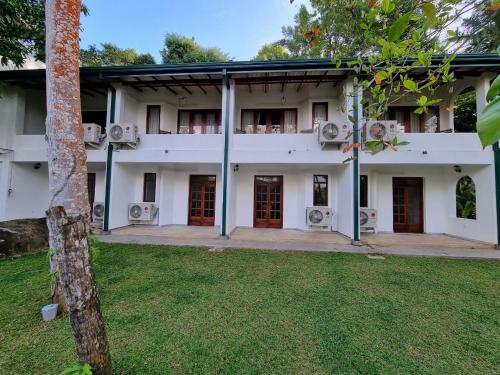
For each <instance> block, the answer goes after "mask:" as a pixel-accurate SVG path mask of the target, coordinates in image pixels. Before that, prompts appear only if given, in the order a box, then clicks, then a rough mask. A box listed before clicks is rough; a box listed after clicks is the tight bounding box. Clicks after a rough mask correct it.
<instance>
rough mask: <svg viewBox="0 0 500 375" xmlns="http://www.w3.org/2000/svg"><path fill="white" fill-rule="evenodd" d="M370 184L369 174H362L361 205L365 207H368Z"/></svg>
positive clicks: (360, 185) (360, 180)
mask: <svg viewBox="0 0 500 375" xmlns="http://www.w3.org/2000/svg"><path fill="white" fill-rule="evenodd" d="M363 177H364V178H365V182H366V183H365V184H363ZM368 184H369V177H368V175H366V174H362V175H361V176H360V178H359V206H360V207H363V208H368ZM363 203H364V204H363Z"/></svg>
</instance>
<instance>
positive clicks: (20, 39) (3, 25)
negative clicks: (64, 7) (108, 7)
mask: <svg viewBox="0 0 500 375" xmlns="http://www.w3.org/2000/svg"><path fill="white" fill-rule="evenodd" d="M82 13H83V14H84V15H87V14H88V13H89V10H88V8H87V7H86V6H85V5H82ZM31 56H32V57H34V58H35V59H36V60H39V61H45V0H3V1H0V57H1V58H0V63H1V65H7V63H8V62H9V61H10V62H12V63H13V64H14V65H16V66H21V65H22V64H23V63H24V61H25V60H26V59H27V58H28V57H31Z"/></svg>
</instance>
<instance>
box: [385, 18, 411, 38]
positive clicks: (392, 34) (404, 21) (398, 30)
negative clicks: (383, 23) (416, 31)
mask: <svg viewBox="0 0 500 375" xmlns="http://www.w3.org/2000/svg"><path fill="white" fill-rule="evenodd" d="M410 17H411V13H406V14H403V15H402V16H401V17H399V18H398V19H397V20H396V21H395V22H394V23H393V24H392V26H391V27H390V28H389V41H390V42H395V41H397V40H398V39H399V38H401V35H403V33H404V32H405V31H406V29H407V28H408V24H409V23H410Z"/></svg>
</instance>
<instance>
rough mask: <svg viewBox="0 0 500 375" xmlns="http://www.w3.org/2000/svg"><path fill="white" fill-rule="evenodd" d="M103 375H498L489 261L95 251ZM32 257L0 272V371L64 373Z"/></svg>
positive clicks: (499, 349) (37, 260)
mask: <svg viewBox="0 0 500 375" xmlns="http://www.w3.org/2000/svg"><path fill="white" fill-rule="evenodd" d="M101 247H102V249H101V254H100V256H99V258H98V259H97V264H96V272H97V279H98V284H99V288H100V293H101V300H102V305H103V312H104V315H105V319H106V324H107V332H108V338H109V341H110V346H111V355H112V357H113V366H114V371H115V373H116V374H167V373H173V374H190V373H199V374H235V373H245V374H259V373H260V374H263V373H273V374H313V373H315V374H327V373H335V374H395V373H398V374H498V373H500V308H499V307H500V304H499V292H500V262H498V261H480V260H451V259H436V258H410V257H387V258H386V259H385V260H370V259H367V257H366V256H362V255H350V254H329V253H302V252H268V251H245V250H225V251H224V252H221V253H211V252H208V251H207V250H200V249H193V248H175V247H168V246H138V245H107V244H102V245H101ZM49 281H50V276H49V274H48V271H47V265H46V256H45V255H44V254H40V255H34V256H26V257H23V258H17V259H11V260H4V261H0V286H1V293H0V373H1V374H2V375H4V374H21V375H25V374H58V373H59V372H60V371H61V370H62V369H63V368H65V367H67V366H69V365H71V364H73V363H74V362H76V357H75V354H74V346H73V338H72V335H71V329H70V325H69V322H68V320H67V319H59V320H57V321H55V322H51V323H44V322H42V321H41V318H40V312H39V310H40V308H41V306H42V305H43V304H45V303H46V302H47V296H48V294H49Z"/></svg>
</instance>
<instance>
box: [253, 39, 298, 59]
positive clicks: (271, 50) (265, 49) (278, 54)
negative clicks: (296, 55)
mask: <svg viewBox="0 0 500 375" xmlns="http://www.w3.org/2000/svg"><path fill="white" fill-rule="evenodd" d="M289 58H290V54H289V53H288V52H287V50H286V49H285V47H283V46H282V45H280V44H279V43H269V44H264V45H263V46H262V47H261V48H260V50H259V52H258V53H257V56H255V58H254V60H256V61H266V60H286V59H289Z"/></svg>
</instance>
